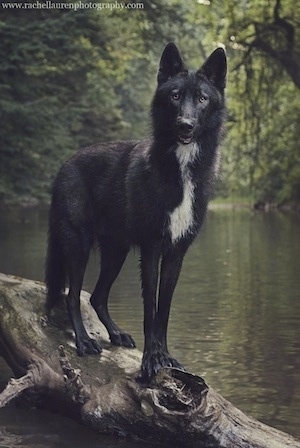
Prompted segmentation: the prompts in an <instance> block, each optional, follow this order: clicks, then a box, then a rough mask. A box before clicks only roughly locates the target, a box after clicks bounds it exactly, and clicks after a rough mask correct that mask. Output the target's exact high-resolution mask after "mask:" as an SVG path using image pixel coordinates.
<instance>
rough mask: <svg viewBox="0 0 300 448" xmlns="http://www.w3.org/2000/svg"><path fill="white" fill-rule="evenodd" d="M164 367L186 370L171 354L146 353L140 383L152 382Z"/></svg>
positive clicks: (159, 352)
mask: <svg viewBox="0 0 300 448" xmlns="http://www.w3.org/2000/svg"><path fill="white" fill-rule="evenodd" d="M164 367H169V368H170V367H174V368H176V369H180V370H185V369H184V367H183V366H182V365H181V364H180V363H179V362H178V361H177V360H176V359H175V358H172V357H171V356H170V355H169V353H167V352H165V351H155V352H152V353H147V352H145V353H144V356H143V361H142V366H141V375H140V376H139V377H138V381H140V382H146V383H147V382H150V381H151V379H152V378H153V377H154V376H155V375H156V374H157V373H158V371H159V370H160V369H163V368H164Z"/></svg>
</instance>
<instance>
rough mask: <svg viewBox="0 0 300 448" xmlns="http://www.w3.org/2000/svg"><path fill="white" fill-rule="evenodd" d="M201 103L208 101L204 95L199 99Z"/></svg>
mask: <svg viewBox="0 0 300 448" xmlns="http://www.w3.org/2000/svg"><path fill="white" fill-rule="evenodd" d="M198 100H199V103H205V101H206V100H207V98H206V97H205V96H204V95H200V96H199V98H198Z"/></svg>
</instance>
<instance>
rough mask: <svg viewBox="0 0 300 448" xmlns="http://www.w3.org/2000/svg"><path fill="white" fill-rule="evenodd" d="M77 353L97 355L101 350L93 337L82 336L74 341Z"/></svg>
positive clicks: (80, 354)
mask: <svg viewBox="0 0 300 448" xmlns="http://www.w3.org/2000/svg"><path fill="white" fill-rule="evenodd" d="M76 346H77V353H78V355H79V356H85V355H99V354H100V353H101V352H102V347H101V345H100V344H99V343H98V342H97V341H95V339H91V338H84V339H80V340H78V341H77V343H76Z"/></svg>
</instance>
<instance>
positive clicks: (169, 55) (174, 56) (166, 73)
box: [157, 42, 186, 84]
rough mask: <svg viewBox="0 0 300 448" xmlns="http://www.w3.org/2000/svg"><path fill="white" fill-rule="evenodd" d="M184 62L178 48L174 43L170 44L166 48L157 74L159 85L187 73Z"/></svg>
mask: <svg viewBox="0 0 300 448" xmlns="http://www.w3.org/2000/svg"><path fill="white" fill-rule="evenodd" d="M185 70H186V68H185V66H184V63H183V60H182V59H181V56H180V53H179V50H178V48H177V47H176V45H175V44H174V43H173V42H169V43H168V44H167V46H166V47H165V49H164V51H163V54H162V56H161V59H160V64H159V70H158V74H157V82H158V84H162V83H163V82H166V81H167V80H168V79H170V78H173V76H175V75H177V74H178V73H180V72H183V71H185Z"/></svg>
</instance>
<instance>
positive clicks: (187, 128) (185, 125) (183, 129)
mask: <svg viewBox="0 0 300 448" xmlns="http://www.w3.org/2000/svg"><path fill="white" fill-rule="evenodd" d="M177 126H178V131H179V132H180V133H182V134H190V133H191V132H192V130H193V129H194V122H193V121H192V120H190V119H188V118H181V119H180V120H178V122H177Z"/></svg>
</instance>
